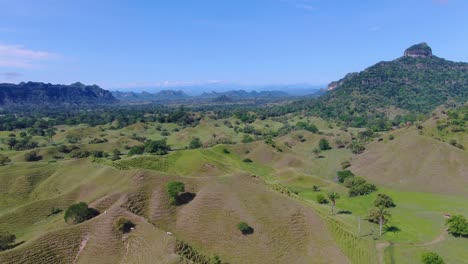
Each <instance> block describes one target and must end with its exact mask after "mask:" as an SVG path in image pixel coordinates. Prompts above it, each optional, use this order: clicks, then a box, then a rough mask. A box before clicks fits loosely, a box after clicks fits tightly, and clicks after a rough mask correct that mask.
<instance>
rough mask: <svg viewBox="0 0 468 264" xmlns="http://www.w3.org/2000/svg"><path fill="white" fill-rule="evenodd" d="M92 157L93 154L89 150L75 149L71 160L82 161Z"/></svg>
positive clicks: (71, 154) (71, 153)
mask: <svg viewBox="0 0 468 264" xmlns="http://www.w3.org/2000/svg"><path fill="white" fill-rule="evenodd" d="M89 156H91V152H89V151H87V150H80V149H75V150H73V151H72V152H70V158H76V159H82V158H87V157H89Z"/></svg>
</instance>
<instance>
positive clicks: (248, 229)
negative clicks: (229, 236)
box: [237, 222, 254, 235]
mask: <svg viewBox="0 0 468 264" xmlns="http://www.w3.org/2000/svg"><path fill="white" fill-rule="evenodd" d="M237 229H239V231H241V232H242V234H243V235H249V234H253V232H254V229H253V228H252V227H250V226H249V225H248V224H247V223H246V222H240V223H238V224H237Z"/></svg>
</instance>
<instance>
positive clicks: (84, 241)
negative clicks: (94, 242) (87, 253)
mask: <svg viewBox="0 0 468 264" xmlns="http://www.w3.org/2000/svg"><path fill="white" fill-rule="evenodd" d="M88 240H89V234H88V235H86V236H85V237H84V238H83V240H81V243H80V249H79V250H78V253H76V257H75V260H73V264H75V263H76V261H77V260H78V257H79V256H80V254H81V252H82V251H83V249H84V248H85V247H86V244H87V243H88Z"/></svg>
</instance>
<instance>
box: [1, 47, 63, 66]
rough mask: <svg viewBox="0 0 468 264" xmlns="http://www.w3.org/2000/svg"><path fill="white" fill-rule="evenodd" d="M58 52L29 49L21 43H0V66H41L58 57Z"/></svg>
mask: <svg viewBox="0 0 468 264" xmlns="http://www.w3.org/2000/svg"><path fill="white" fill-rule="evenodd" d="M58 57H59V56H58V55H57V54H54V53H51V52H47V51H40V50H32V49H27V48H24V47H22V46H19V45H4V44H0V67H8V68H22V69H31V68H40V67H42V66H43V65H42V63H43V62H44V61H47V60H51V59H54V58H58Z"/></svg>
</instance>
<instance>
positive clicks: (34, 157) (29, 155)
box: [24, 150, 42, 162]
mask: <svg viewBox="0 0 468 264" xmlns="http://www.w3.org/2000/svg"><path fill="white" fill-rule="evenodd" d="M41 159H42V156H41V155H39V154H37V152H36V151H35V150H33V151H30V152H26V154H24V160H25V161H28V162H30V161H38V160H41Z"/></svg>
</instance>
